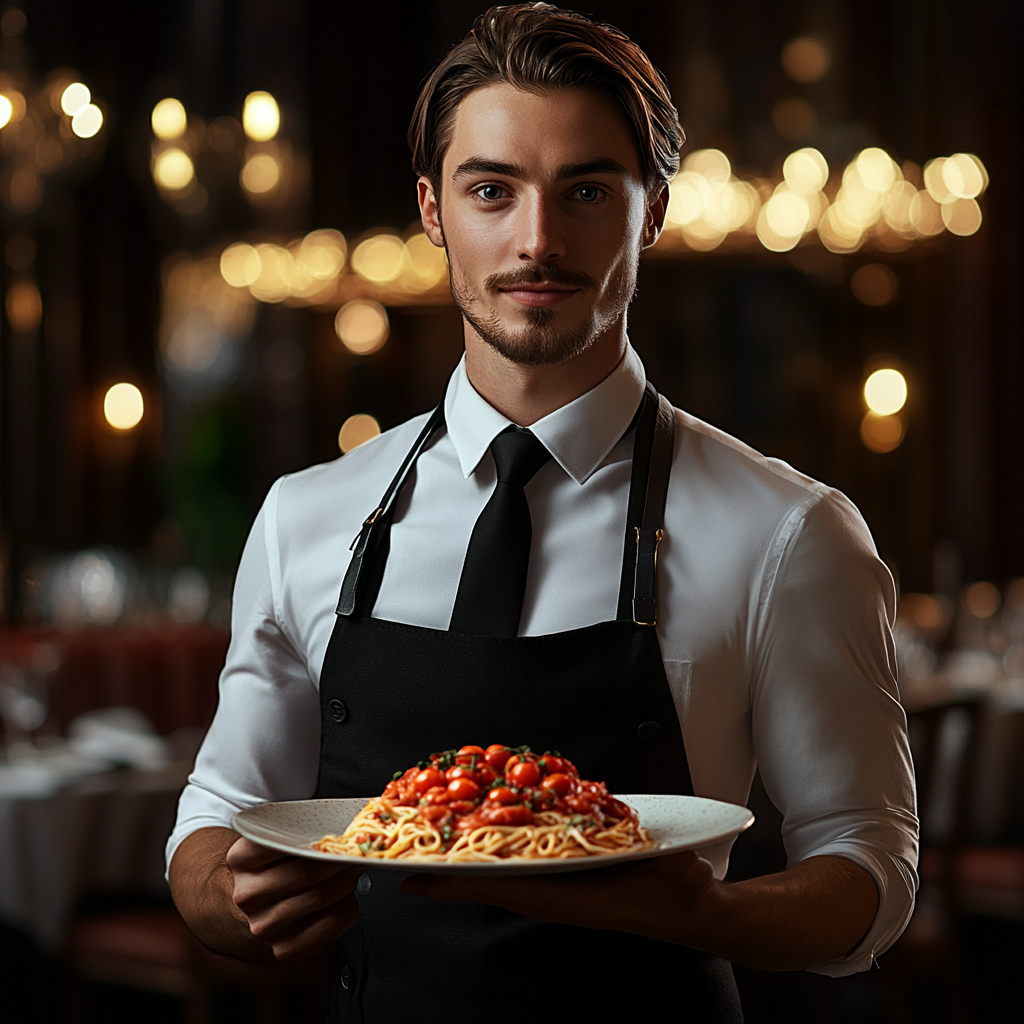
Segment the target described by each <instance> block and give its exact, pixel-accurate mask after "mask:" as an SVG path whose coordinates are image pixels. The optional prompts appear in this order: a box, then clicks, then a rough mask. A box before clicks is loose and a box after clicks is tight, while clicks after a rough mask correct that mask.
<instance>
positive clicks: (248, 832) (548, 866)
mask: <svg viewBox="0 0 1024 1024" xmlns="http://www.w3.org/2000/svg"><path fill="white" fill-rule="evenodd" d="M366 799H367V798H366V797H358V798H352V799H343V800H291V801H287V802H284V803H275V804H260V805H259V806H258V807H250V808H249V809H248V810H245V811H240V812H239V813H238V814H236V815H235V816H234V817H233V818H232V819H231V827H232V828H233V829H234V830H235V831H236V832H238V833H239V835H243V836H245V838H246V839H251V840H252V841H253V842H254V843H258V844H259V845H260V846H265V847H268V848H269V849H271V850H280V851H281V852H282V853H290V854H293V855H294V856H297V857H310V858H312V859H313V860H333V861H337V862H338V863H339V864H351V865H353V866H358V867H362V868H374V869H376V868H384V869H391V870H394V871H404V872H407V873H408V872H411V871H420V872H425V873H429V874H434V875H451V874H459V875H463V874H465V875H547V874H553V873H555V872H561V871H586V870H588V869H589V868H603V867H608V866H609V865H611V864H618V863H620V862H621V861H627V860H646V859H647V858H649V857H663V856H664V855H665V854H667V853H679V852H680V851H682V850H694V849H697V848H698V847H702V846H710V845H711V844H712V843H717V842H719V841H720V840H722V839H728V838H729V837H730V836H735V835H738V834H739V833H740V832H742V831H743V830H744V829H746V828H749V827H750V826H751V825H752V824H753V823H754V816H753V814H751V813H750V811H749V810H747V808H746V807H737V806H736V804H726V803H722V802H721V801H720V800H707V799H705V798H704V797H698V796H650V795H634V796H623V797H620V799H622V800H624V801H625V802H626V803H628V804H629V805H630V806H632V807H635V808H636V809H637V811H638V812H639V813H640V824H641V825H642V826H643V827H644V828H646V829H647V830H648V832H650V834H651V838H652V839H654V840H655V842H656V843H657V845H656V846H654V847H653V848H652V849H649V850H638V851H636V852H633V853H613V854H601V855H598V856H593V857H568V858H563V859H558V860H555V859H552V860H525V861H524V860H512V859H510V860H505V861H500V862H494V861H486V862H473V861H470V862H462V863H456V864H450V863H447V862H445V861H418V860H410V859H406V860H378V859H377V858H375V857H346V856H342V855H341V854H337V853H322V852H321V851H320V850H314V849H312V845H313V843H315V842H317V841H318V840H320V839H322V838H323V837H324V836H325V835H327V834H328V833H333V834H335V835H340V834H341V833H342V832H344V831H345V829H346V827H347V826H348V824H349V822H351V821H352V819H353V818H354V817H355V816H356V814H357V813H358V812H359V811H360V810H361V809H362V807H363V806H364V805H365V803H366Z"/></svg>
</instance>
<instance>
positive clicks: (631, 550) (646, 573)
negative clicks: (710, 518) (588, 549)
mask: <svg viewBox="0 0 1024 1024" xmlns="http://www.w3.org/2000/svg"><path fill="white" fill-rule="evenodd" d="M674 448H675V410H674V409H673V408H672V405H671V403H669V402H668V401H667V400H666V399H665V398H664V396H661V395H659V394H658V392H657V391H655V389H654V387H653V385H652V384H651V383H650V382H648V384H647V387H646V389H645V391H644V397H643V399H642V401H641V407H640V410H639V419H638V420H637V424H636V433H635V434H634V436H633V472H632V477H631V479H630V485H629V505H628V508H627V512H626V536H625V540H624V544H623V555H622V576H621V579H620V583H619V608H618V616H617V617H618V618H619V619H620V620H626V621H628V620H630V619H632V620H633V622H635V623H637V625H640V626H653V625H655V624H656V623H657V621H658V605H657V565H658V545H659V544H660V543H661V541H662V540H663V539H664V536H665V529H664V523H665V501H666V498H667V496H668V482H669V476H670V474H671V472H672V456H673V452H674Z"/></svg>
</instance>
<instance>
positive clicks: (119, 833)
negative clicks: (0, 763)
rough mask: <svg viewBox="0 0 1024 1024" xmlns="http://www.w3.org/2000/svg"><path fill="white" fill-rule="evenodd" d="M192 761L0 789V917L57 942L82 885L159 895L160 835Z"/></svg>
mask: <svg viewBox="0 0 1024 1024" xmlns="http://www.w3.org/2000/svg"><path fill="white" fill-rule="evenodd" d="M191 763H192V762H191V760H183V761H175V762H173V763H171V764H168V765H165V766H163V767H160V768H154V769H148V770H144V769H138V768H122V769H116V770H114V771H104V772H99V773H96V774H92V775H88V776H85V777H84V778H79V779H78V780H77V781H74V782H72V783H70V784H65V785H63V786H61V787H60V788H57V789H56V791H55V792H50V793H46V792H45V791H42V792H37V793H36V794H35V795H32V793H31V787H30V786H25V787H21V790H20V795H12V794H16V793H18V792H19V790H18V787H17V786H16V785H11V786H9V787H8V788H7V791H6V794H5V792H4V790H3V787H0V920H2V921H4V922H5V923H7V924H12V925H15V926H17V927H20V928H23V929H25V930H26V931H27V932H28V933H29V934H31V935H32V936H33V937H34V938H35V939H36V940H37V941H38V942H39V943H40V944H41V945H43V946H45V947H47V948H49V949H54V950H56V949H58V948H59V947H60V945H61V943H62V942H63V941H64V938H65V935H66V933H67V929H68V926H69V924H70V922H71V918H72V915H73V913H74V910H75V907H76V905H77V903H78V901H79V899H80V898H81V896H82V895H83V894H84V893H86V892H91V891H98V890H108V891H109V890H132V891H135V892H150V893H154V894H161V893H164V894H166V892H167V884H166V882H165V881H164V843H165V842H166V840H167V836H168V835H169V834H170V832H171V828H172V826H173V824H174V815H175V809H176V806H177V801H178V795H179V793H180V792H181V789H182V787H183V786H184V784H185V780H186V778H187V776H188V772H189V770H190V767H191ZM51 788H52V787H51Z"/></svg>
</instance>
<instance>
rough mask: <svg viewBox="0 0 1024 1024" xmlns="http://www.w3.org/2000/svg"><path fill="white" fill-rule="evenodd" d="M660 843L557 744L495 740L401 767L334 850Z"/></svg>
mask: <svg viewBox="0 0 1024 1024" xmlns="http://www.w3.org/2000/svg"><path fill="white" fill-rule="evenodd" d="M652 846H654V841H653V840H652V839H651V838H650V837H649V836H648V834H647V831H646V830H645V829H643V828H641V827H640V823H639V820H638V817H637V813H636V811H635V810H634V809H633V808H632V807H630V806H628V805H627V804H625V803H623V802H622V801H621V800H618V799H616V798H615V797H614V796H612V795H611V794H610V793H609V792H608V789H607V787H606V786H605V784H604V783H603V782H589V781H587V780H585V779H581V778H580V777H579V772H578V771H577V770H576V767H575V766H574V765H573V763H572V762H571V761H569V760H568V759H567V758H564V757H562V756H561V755H559V754H557V753H551V752H548V753H545V754H542V755H537V754H534V753H532V752H531V751H530V748H529V747H518V748H515V749H514V750H513V749H512V748H510V747H506V746H503V745H501V744H497V743H494V744H492V745H491V746H489V747H488V748H487V749H486V750H484V749H483V748H482V747H476V746H466V747H460V748H459V749H458V750H446V751H443V752H442V753H439V754H431V756H430V759H429V760H427V761H420V762H419V764H418V765H417V766H416V767H415V768H410V769H409V770H408V771H406V772H396V774H395V778H394V779H393V780H392V781H391V782H389V783H388V785H387V787H386V788H385V790H384V793H383V795H381V796H379V797H375V798H373V799H371V800H369V801H368V802H367V804H366V806H365V807H364V808H363V809H362V810H361V811H360V812H359V813H358V814H357V815H356V816H355V818H354V819H353V821H352V823H351V824H350V825H349V826H348V828H347V829H345V831H344V832H343V833H342V834H341V835H340V836H338V835H326V836H324V837H323V838H322V839H321V840H319V841H318V842H316V843H314V844H313V848H314V849H316V850H320V851H322V852H324V853H334V854H343V855H346V856H350V857H370V858H377V859H381V860H419V861H449V862H459V861H501V860H508V859H511V858H515V859H520V860H536V859H538V858H565V857H590V856H600V855H606V854H612V853H626V852H632V851H635V850H646V849H650V848H651V847H652Z"/></svg>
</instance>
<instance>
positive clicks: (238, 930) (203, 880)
mask: <svg viewBox="0 0 1024 1024" xmlns="http://www.w3.org/2000/svg"><path fill="white" fill-rule="evenodd" d="M237 839H238V836H237V834H236V833H234V832H232V831H231V829H229V828H201V829H198V830H197V831H195V832H193V833H192V834H191V835H189V836H187V837H186V838H185V839H184V840H182V843H181V845H180V846H179V847H178V849H177V850H176V851H175V853H174V857H173V859H172V860H171V866H170V872H169V876H170V883H171V895H172V896H173V898H174V902H175V905H176V906H177V908H178V911H179V912H180V914H181V916H182V917H183V918H184V920H185V923H186V924H187V925H188V926H189V928H191V929H192V931H193V932H195V934H196V935H197V936H198V937H199V939H200V940H201V941H202V942H204V943H205V944H206V945H207V946H209V947H210V948H211V949H215V950H217V951H218V952H220V953H226V954H228V955H230V956H235V957H238V958H240V959H245V960H255V959H258V958H259V957H262V956H265V955H266V954H267V953H269V952H270V945H269V944H268V943H266V942H263V941H261V940H260V939H257V938H255V937H254V936H253V935H252V933H251V932H250V931H249V922H248V920H247V919H246V916H245V915H244V914H243V913H242V911H241V910H239V909H238V907H237V906H236V905H235V901H234V898H233V892H234V879H233V877H232V874H231V870H230V869H229V868H228V865H227V860H226V855H227V852H228V850H229V849H230V847H231V846H232V845H233V844H234V842H235V841H236V840H237Z"/></svg>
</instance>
